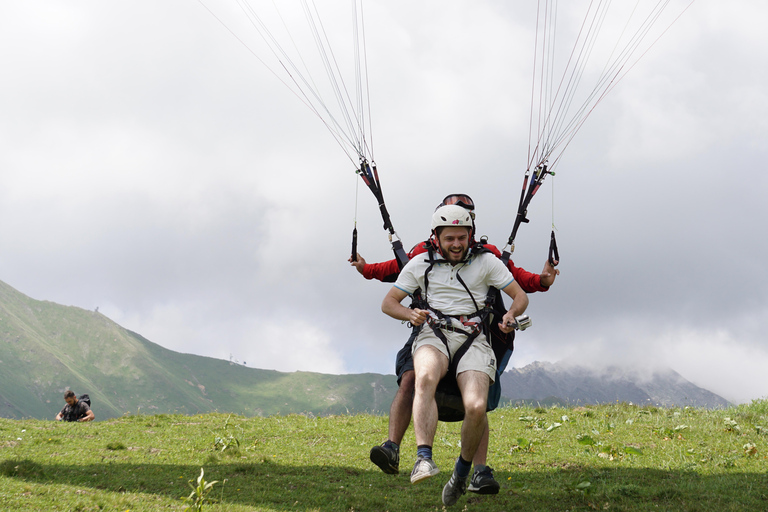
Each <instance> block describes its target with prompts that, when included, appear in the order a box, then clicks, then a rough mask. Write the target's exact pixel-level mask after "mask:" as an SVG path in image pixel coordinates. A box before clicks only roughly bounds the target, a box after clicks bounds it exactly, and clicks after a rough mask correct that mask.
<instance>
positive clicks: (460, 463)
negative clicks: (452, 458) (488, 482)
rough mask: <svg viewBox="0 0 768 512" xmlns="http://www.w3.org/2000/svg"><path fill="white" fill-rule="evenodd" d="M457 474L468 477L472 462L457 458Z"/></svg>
mask: <svg viewBox="0 0 768 512" xmlns="http://www.w3.org/2000/svg"><path fill="white" fill-rule="evenodd" d="M455 469H456V474H457V475H458V476H460V477H461V478H467V477H468V476H469V470H470V469H472V462H471V461H466V460H464V459H462V458H461V455H459V458H458V459H456V468H455Z"/></svg>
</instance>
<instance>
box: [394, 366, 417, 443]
mask: <svg viewBox="0 0 768 512" xmlns="http://www.w3.org/2000/svg"><path fill="white" fill-rule="evenodd" d="M415 380H416V379H415V376H414V372H413V370H408V371H407V372H405V373H403V375H402V377H401V378H400V387H399V388H398V390H397V394H396V395H395V398H394V400H392V405H391V406H390V408H389V432H388V435H389V441H392V442H393V443H395V444H397V445H399V444H400V443H401V442H402V440H403V436H404V435H405V431H406V430H408V425H410V423H411V410H412V409H413V389H414V381H415Z"/></svg>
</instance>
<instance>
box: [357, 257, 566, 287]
mask: <svg viewBox="0 0 768 512" xmlns="http://www.w3.org/2000/svg"><path fill="white" fill-rule="evenodd" d="M558 263H560V262H559V261H557V260H555V264H554V265H552V264H551V263H550V262H549V260H547V261H546V262H545V263H544V270H542V271H541V286H546V287H547V288H549V287H550V286H552V285H553V284H554V282H555V278H556V277H557V276H559V275H560V271H559V270H557V269H556V268H555V267H556V266H557V264H558ZM360 272H362V270H361V271H360Z"/></svg>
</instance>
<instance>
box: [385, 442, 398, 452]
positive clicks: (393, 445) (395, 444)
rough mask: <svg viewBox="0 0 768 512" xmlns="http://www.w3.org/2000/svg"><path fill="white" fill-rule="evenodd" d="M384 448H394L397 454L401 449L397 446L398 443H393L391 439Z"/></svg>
mask: <svg viewBox="0 0 768 512" xmlns="http://www.w3.org/2000/svg"><path fill="white" fill-rule="evenodd" d="M384 446H386V447H387V448H392V449H393V450H395V451H396V452H399V451H400V447H399V446H398V445H397V443H393V442H392V441H390V440H389V439H387V441H386V442H385V443H384Z"/></svg>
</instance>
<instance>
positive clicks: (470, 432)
mask: <svg viewBox="0 0 768 512" xmlns="http://www.w3.org/2000/svg"><path fill="white" fill-rule="evenodd" d="M456 380H457V381H458V383H459V389H460V390H461V398H462V401H463V402H464V422H463V423H462V424H461V457H462V458H463V459H464V460H468V461H471V460H474V457H475V453H476V452H477V451H478V447H479V446H480V445H481V441H482V440H483V437H484V435H485V434H486V433H487V432H488V419H487V417H486V414H485V408H486V404H487V402H488V387H489V386H490V379H489V378H488V376H487V375H486V374H485V373H482V372H478V371H466V372H462V373H460V374H459V375H458V376H457V379H456ZM417 382H418V381H417ZM487 441H488V439H487V437H486V446H485V448H486V450H487V449H488V445H487Z"/></svg>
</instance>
